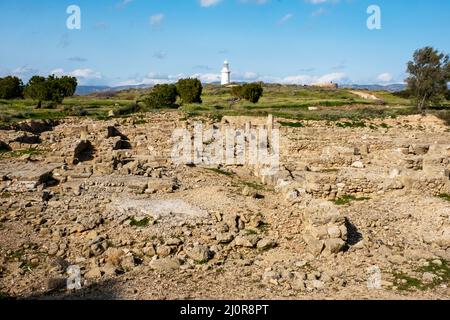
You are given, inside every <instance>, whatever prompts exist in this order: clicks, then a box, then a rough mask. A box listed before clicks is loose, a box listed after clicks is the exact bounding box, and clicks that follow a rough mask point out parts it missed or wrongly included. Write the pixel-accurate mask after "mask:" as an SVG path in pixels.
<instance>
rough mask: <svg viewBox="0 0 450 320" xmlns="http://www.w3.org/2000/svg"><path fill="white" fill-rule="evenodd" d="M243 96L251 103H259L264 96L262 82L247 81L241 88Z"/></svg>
mask: <svg viewBox="0 0 450 320" xmlns="http://www.w3.org/2000/svg"><path fill="white" fill-rule="evenodd" d="M240 91H241V93H240V94H241V96H242V98H244V99H245V100H248V101H250V102H251V103H258V101H259V99H260V98H261V97H262V95H263V92H264V89H263V87H262V85H261V84H260V83H246V84H244V85H243V86H242V88H241V90H240Z"/></svg>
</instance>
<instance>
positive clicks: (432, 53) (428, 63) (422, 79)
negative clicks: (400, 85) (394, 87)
mask: <svg viewBox="0 0 450 320" xmlns="http://www.w3.org/2000/svg"><path fill="white" fill-rule="evenodd" d="M407 72H408V73H409V74H410V76H409V77H408V78H407V79H406V82H407V84H408V89H409V90H411V92H412V96H413V98H414V101H415V103H416V105H417V108H418V109H419V111H422V112H423V111H424V110H425V108H426V107H427V106H429V105H430V104H432V103H439V102H440V101H442V99H443V98H444V95H445V93H446V92H447V83H448V82H449V81H450V58H449V56H448V55H445V54H444V53H439V52H438V51H437V50H435V49H434V48H432V47H425V48H422V49H419V50H417V51H416V52H414V56H413V61H410V62H408V69H407Z"/></svg>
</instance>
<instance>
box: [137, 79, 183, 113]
mask: <svg viewBox="0 0 450 320" xmlns="http://www.w3.org/2000/svg"><path fill="white" fill-rule="evenodd" d="M177 97H178V92H177V87H176V86H175V85H174V84H160V85H156V86H154V87H153V89H152V91H151V92H150V94H149V95H148V96H147V98H145V99H144V103H145V104H146V106H147V107H148V108H150V109H159V108H176V107H177V105H176V104H175V102H177Z"/></svg>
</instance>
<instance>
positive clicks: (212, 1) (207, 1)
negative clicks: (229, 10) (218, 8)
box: [200, 0, 222, 8]
mask: <svg viewBox="0 0 450 320" xmlns="http://www.w3.org/2000/svg"><path fill="white" fill-rule="evenodd" d="M220 1H222V0H200V6H202V7H205V8H207V7H212V6H215V5H216V4H218V3H219V2H220Z"/></svg>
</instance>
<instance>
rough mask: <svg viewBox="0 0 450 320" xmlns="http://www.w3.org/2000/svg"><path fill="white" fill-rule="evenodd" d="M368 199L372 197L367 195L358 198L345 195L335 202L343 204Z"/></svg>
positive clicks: (339, 204)
mask: <svg viewBox="0 0 450 320" xmlns="http://www.w3.org/2000/svg"><path fill="white" fill-rule="evenodd" d="M366 200H370V198H366V197H363V198H357V197H355V196H343V197H340V198H337V199H336V200H334V201H333V202H334V204H335V205H338V206H343V205H346V204H349V203H350V202H352V201H366Z"/></svg>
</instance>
